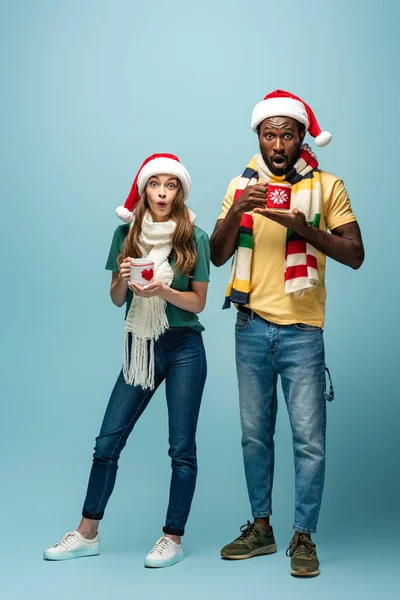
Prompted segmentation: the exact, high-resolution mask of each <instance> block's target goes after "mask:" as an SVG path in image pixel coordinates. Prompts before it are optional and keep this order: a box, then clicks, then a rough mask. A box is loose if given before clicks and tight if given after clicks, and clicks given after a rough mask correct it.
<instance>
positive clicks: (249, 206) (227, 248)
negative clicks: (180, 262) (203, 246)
mask: <svg viewBox="0 0 400 600" xmlns="http://www.w3.org/2000/svg"><path fill="white" fill-rule="evenodd" d="M266 196H267V186H266V185H262V184H258V185H251V186H248V187H247V188H246V189H245V190H244V191H243V193H242V194H241V196H239V198H238V199H237V200H236V202H234V203H233V204H232V206H231V207H230V209H229V210H228V212H227V213H226V217H225V219H219V220H218V221H217V223H216V225H215V228H214V231H213V234H212V236H211V238H210V258H211V262H212V263H213V265H215V266H216V267H221V266H222V265H224V264H225V263H226V262H227V261H228V260H229V259H230V258H231V256H232V255H233V254H234V252H235V249H236V240H237V236H238V233H239V226H240V220H241V218H242V216H243V214H244V213H245V212H250V211H252V210H254V209H255V208H257V207H258V208H260V207H264V206H265V199H266Z"/></svg>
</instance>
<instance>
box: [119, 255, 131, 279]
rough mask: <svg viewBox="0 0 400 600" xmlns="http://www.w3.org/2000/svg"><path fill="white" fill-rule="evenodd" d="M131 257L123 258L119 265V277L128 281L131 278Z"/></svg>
mask: <svg viewBox="0 0 400 600" xmlns="http://www.w3.org/2000/svg"><path fill="white" fill-rule="evenodd" d="M131 260H132V259H131V257H130V256H128V257H127V258H125V259H124V260H123V261H122V263H121V264H120V267H119V278H120V279H124V280H125V281H126V282H128V281H129V280H130V278H131Z"/></svg>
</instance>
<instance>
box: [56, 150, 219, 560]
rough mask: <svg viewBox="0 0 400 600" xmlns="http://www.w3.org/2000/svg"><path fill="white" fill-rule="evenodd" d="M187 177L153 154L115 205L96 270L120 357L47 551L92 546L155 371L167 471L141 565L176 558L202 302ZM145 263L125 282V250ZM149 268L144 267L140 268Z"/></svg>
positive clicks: (205, 248)
mask: <svg viewBox="0 0 400 600" xmlns="http://www.w3.org/2000/svg"><path fill="white" fill-rule="evenodd" d="M190 186H191V181H190V177H189V174H188V172H187V171H186V169H185V167H184V166H183V165H182V164H181V163H180V162H179V160H178V158H177V157H176V156H174V155H171V154H154V155H152V156H150V157H149V158H147V159H146V160H145V161H144V163H143V165H142V166H141V168H140V170H139V172H138V174H137V175H136V178H135V180H134V182H133V186H132V189H131V192H130V194H129V196H128V198H127V201H126V203H125V207H119V208H118V209H117V214H118V215H119V216H120V217H121V218H122V219H123V220H125V221H127V223H126V224H124V225H121V226H119V227H118V228H117V229H116V231H115V233H114V237H113V241H112V244H111V249H110V254H109V257H108V261H107V265H106V269H109V270H111V271H112V281H111V289H110V294H111V299H112V301H113V302H114V304H116V305H117V306H123V305H124V304H125V303H126V322H125V346H124V364H123V368H122V370H121V373H120V375H119V377H118V379H117V382H116V384H115V387H114V390H113V392H112V394H111V397H110V400H109V403H108V407H107V410H106V413H105V416H104V420H103V424H102V426H101V430H100V434H99V436H98V437H97V438H96V445H95V452H94V458H93V465H92V469H91V473H90V478H89V484H88V490H87V494H86V499H85V502H84V506H83V512H82V515H83V516H82V520H81V523H80V525H79V527H78V529H77V530H76V531H72V532H69V533H67V534H66V535H65V536H64V537H63V539H62V540H61V541H60V542H58V543H57V544H56V545H55V546H53V547H51V548H49V549H48V550H46V551H45V552H44V558H45V559H48V560H67V559H71V558H77V557H79V556H89V555H94V554H99V552H100V544H99V536H98V533H97V530H98V526H99V522H100V521H101V519H102V518H103V515H104V511H105V508H106V505H107V502H108V500H109V498H110V496H111V493H112V491H113V488H114V483H115V478H116V473H117V467H118V459H119V456H120V453H121V450H122V449H123V448H124V446H125V444H126V441H127V439H128V437H129V434H130V433H131V431H132V429H133V427H134V425H135V423H136V422H137V420H138V419H139V417H140V415H141V414H142V413H143V411H144V409H145V408H146V406H147V404H148V403H149V401H150V399H151V397H152V396H153V394H154V392H155V391H156V389H157V388H158V387H159V386H160V384H161V383H162V382H163V381H164V380H165V381H166V397H167V405H168V417H169V443H170V448H169V455H170V457H171V459H172V478H171V487H170V497H169V505H168V510H167V515H166V522H165V526H164V528H163V532H164V535H163V536H162V537H160V539H159V540H158V541H157V542H156V545H155V546H154V548H153V549H152V551H151V552H150V553H149V554H148V555H147V557H146V559H145V566H148V567H166V566H169V565H173V564H174V563H176V562H178V561H179V560H182V558H183V551H182V545H181V536H183V534H184V531H185V524H186V521H187V518H188V516H189V511H190V506H191V502H192V498H193V494H194V490H195V484H196V476H197V460H196V442H195V435H196V426H197V419H198V415H199V409H200V402H201V397H202V393H203V388H204V383H205V380H206V371H207V365H206V356H205V352H204V347H203V341H202V335H201V332H202V331H203V330H204V328H203V326H202V325H201V324H200V322H199V320H198V317H197V313H200V312H201V311H202V310H203V308H204V306H205V303H206V295H207V287H208V281H209V272H210V266H209V265H210V261H209V240H208V236H207V234H206V233H205V232H204V231H202V230H201V229H199V228H198V227H197V226H196V225H194V219H195V215H194V214H193V213H192V212H191V211H190V210H189V209H188V208H187V207H186V205H185V201H186V199H187V197H188V195H189V192H190ZM139 257H141V258H147V259H148V263H150V264H151V263H152V262H154V269H153V271H154V278H153V281H152V282H150V283H149V284H145V285H139V284H138V283H135V282H132V281H130V267H131V261H132V259H133V258H139ZM150 274H151V273H150Z"/></svg>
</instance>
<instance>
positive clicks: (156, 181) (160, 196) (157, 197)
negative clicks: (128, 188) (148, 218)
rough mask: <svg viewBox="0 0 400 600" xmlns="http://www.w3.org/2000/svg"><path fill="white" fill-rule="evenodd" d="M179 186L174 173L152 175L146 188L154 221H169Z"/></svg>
mask: <svg viewBox="0 0 400 600" xmlns="http://www.w3.org/2000/svg"><path fill="white" fill-rule="evenodd" d="M178 187H179V184H178V179H177V178H176V177H175V176H174V175H167V174H165V175H164V174H160V175H153V177H150V179H149V180H148V182H147V184H146V188H145V190H146V196H147V201H148V203H149V209H150V212H151V215H152V217H153V220H154V221H156V222H161V221H168V218H169V215H170V214H171V211H172V205H173V202H174V200H175V198H176V194H177V192H178Z"/></svg>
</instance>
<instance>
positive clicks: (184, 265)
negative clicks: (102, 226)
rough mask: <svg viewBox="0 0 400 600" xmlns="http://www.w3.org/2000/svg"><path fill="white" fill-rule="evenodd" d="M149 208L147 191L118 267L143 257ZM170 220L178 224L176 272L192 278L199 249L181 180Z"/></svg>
mask: <svg viewBox="0 0 400 600" xmlns="http://www.w3.org/2000/svg"><path fill="white" fill-rule="evenodd" d="M148 206H149V205H148V201H147V196H146V189H145V190H144V191H143V194H142V196H141V198H140V200H139V202H138V203H137V205H136V208H135V212H134V218H135V221H134V223H133V225H132V227H131V228H130V230H129V233H128V235H127V237H126V238H125V243H124V246H123V248H122V251H121V254H120V255H119V256H118V266H119V265H120V264H121V262H122V261H123V260H124V259H125V258H127V257H128V256H130V257H132V258H141V257H142V252H141V250H140V247H139V239H140V233H141V231H142V221H143V218H144V215H145V212H146V210H147V209H148ZM169 218H170V219H171V220H173V221H175V222H176V228H175V231H174V233H173V236H172V252H173V255H174V258H175V260H176V263H175V265H174V270H175V271H180V272H181V273H183V275H188V276H190V274H191V272H192V271H193V269H194V266H195V264H196V260H197V248H196V245H195V242H194V225H193V223H192V222H191V220H190V215H189V210H188V208H187V206H186V204H185V200H184V195H183V189H182V185H181V182H180V181H179V180H178V189H177V193H176V196H175V198H174V200H173V202H172V210H171V213H170V215H169Z"/></svg>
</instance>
